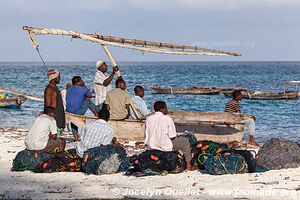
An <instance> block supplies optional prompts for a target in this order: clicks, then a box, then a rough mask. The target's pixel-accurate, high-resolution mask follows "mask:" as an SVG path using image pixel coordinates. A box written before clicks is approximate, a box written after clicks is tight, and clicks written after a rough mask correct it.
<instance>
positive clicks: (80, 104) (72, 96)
mask: <svg viewBox="0 0 300 200" xmlns="http://www.w3.org/2000/svg"><path fill="white" fill-rule="evenodd" d="M72 84H73V86H72V87H70V88H69V89H68V90H67V95H66V102H67V108H66V111H67V112H69V113H73V114H77V115H84V114H85V112H86V111H87V109H88V108H89V109H90V110H91V111H92V112H93V113H94V115H95V116H98V112H97V110H96V106H95V104H94V103H93V102H92V101H91V100H90V98H91V97H92V93H91V92H90V91H89V89H88V88H87V87H85V85H84V82H83V80H82V79H81V77H80V76H74V77H73V78H72ZM71 129H72V133H73V135H74V137H75V140H78V139H79V136H78V127H77V126H76V125H75V124H73V123H71Z"/></svg>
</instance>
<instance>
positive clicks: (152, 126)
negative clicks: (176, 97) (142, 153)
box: [145, 101, 192, 170]
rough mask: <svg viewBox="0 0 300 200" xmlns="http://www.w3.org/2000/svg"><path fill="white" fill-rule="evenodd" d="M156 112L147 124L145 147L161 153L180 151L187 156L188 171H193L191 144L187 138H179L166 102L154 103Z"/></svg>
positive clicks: (148, 118)
mask: <svg viewBox="0 0 300 200" xmlns="http://www.w3.org/2000/svg"><path fill="white" fill-rule="evenodd" d="M154 111H155V113H153V114H152V115H150V116H148V117H147V119H146V122H145V146H146V147H147V148H150V149H157V150H160V151H172V150H180V151H182V153H183V154H184V156H185V159H186V164H187V165H186V166H187V170H192V166H191V159H192V155H191V150H190V142H189V140H188V139H187V138H185V137H177V134H176V128H175V124H174V122H173V120H172V118H171V117H170V116H168V115H167V114H168V108H167V105H166V103H165V102H164V101H157V102H155V103H154Z"/></svg>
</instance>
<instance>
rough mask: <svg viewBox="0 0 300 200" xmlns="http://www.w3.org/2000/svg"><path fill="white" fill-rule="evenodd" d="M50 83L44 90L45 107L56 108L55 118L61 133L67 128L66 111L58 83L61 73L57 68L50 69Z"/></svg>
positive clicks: (48, 74)
mask: <svg viewBox="0 0 300 200" xmlns="http://www.w3.org/2000/svg"><path fill="white" fill-rule="evenodd" d="M47 76H48V80H49V84H48V85H47V87H46V89H45V91H44V107H45V108H46V107H48V106H51V107H53V108H54V109H55V112H56V116H55V120H56V123H57V128H58V130H57V134H58V135H59V134H61V132H62V131H63V129H64V128H65V124H66V120H65V111H64V106H63V100H62V97H61V93H60V91H59V89H58V88H57V86H56V85H57V84H59V83H60V73H59V71H58V70H57V69H52V70H49V71H48V73H47Z"/></svg>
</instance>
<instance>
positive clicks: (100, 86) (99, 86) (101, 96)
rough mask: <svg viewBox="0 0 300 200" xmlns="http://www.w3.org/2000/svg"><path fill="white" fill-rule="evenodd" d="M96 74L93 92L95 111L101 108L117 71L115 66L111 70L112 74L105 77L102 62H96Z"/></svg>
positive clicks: (104, 68) (104, 67)
mask: <svg viewBox="0 0 300 200" xmlns="http://www.w3.org/2000/svg"><path fill="white" fill-rule="evenodd" d="M96 68H97V72H96V74H95V78H94V91H95V105H96V108H97V110H100V109H101V108H102V105H103V102H104V101H105V99H106V95H107V92H108V91H110V90H111V85H110V83H111V81H112V80H113V78H114V75H115V73H116V72H117V71H118V70H119V69H118V67H117V66H115V67H114V68H113V72H112V73H111V75H110V76H107V75H106V72H107V65H106V63H105V62H104V61H101V60H99V61H97V63H96Z"/></svg>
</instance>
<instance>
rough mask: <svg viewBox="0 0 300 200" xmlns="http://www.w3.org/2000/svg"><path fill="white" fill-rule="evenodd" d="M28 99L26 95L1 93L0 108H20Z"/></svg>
mask: <svg viewBox="0 0 300 200" xmlns="http://www.w3.org/2000/svg"><path fill="white" fill-rule="evenodd" d="M26 100H27V99H26V98H25V97H20V96H13V95H11V94H9V93H0V108H20V106H21V105H22V104H23V103H24V102H25V101H26Z"/></svg>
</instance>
